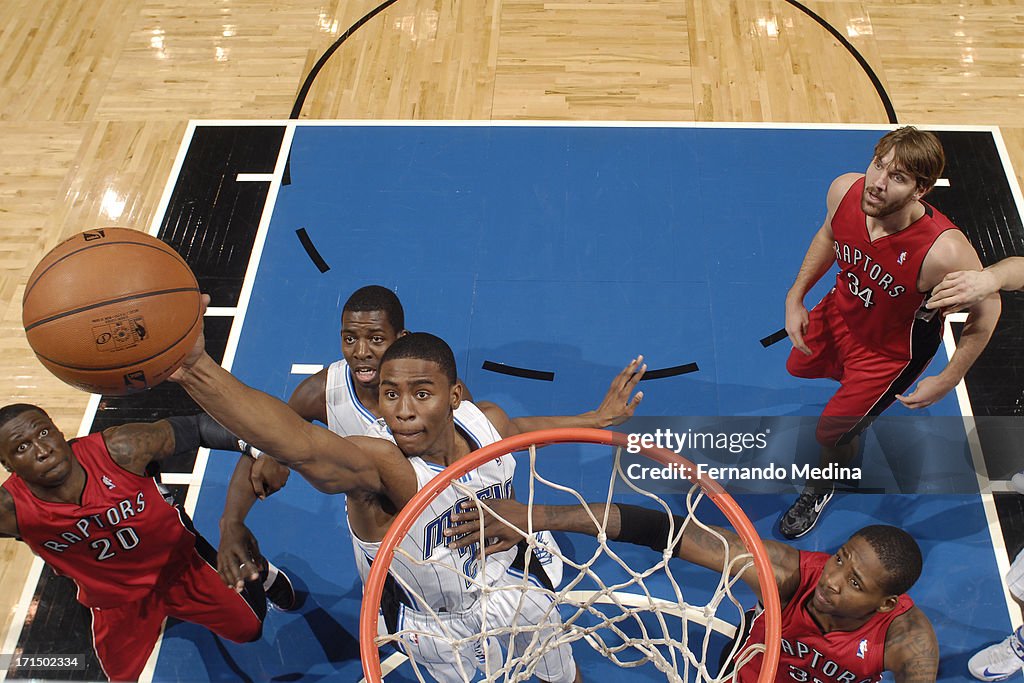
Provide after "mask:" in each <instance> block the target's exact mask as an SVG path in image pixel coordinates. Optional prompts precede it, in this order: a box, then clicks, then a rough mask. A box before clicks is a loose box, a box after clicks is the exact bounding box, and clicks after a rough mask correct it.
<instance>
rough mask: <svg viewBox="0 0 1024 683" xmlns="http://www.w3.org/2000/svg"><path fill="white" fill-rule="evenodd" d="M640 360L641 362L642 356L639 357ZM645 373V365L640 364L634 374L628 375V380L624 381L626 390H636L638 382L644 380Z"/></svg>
mask: <svg viewBox="0 0 1024 683" xmlns="http://www.w3.org/2000/svg"><path fill="white" fill-rule="evenodd" d="M640 358H641V360H642V359H643V356H640ZM645 372H647V363H644V364H642V365H641V366H640V367H639V368H637V371H636V372H634V373H633V374H632V375H630V377H629V379H628V380H627V381H626V390H627V391H633V389H634V388H636V385H637V384H638V383H639V382H640V380H642V379H643V378H644V373H645Z"/></svg>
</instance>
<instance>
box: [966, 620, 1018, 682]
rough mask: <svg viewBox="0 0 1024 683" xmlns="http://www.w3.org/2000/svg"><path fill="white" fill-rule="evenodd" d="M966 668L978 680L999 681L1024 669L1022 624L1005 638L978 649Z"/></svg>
mask: <svg viewBox="0 0 1024 683" xmlns="http://www.w3.org/2000/svg"><path fill="white" fill-rule="evenodd" d="M967 668H968V669H969V670H970V672H971V675H972V676H974V677H975V678H977V679H978V680H979V681H1001V680H1003V679H1006V678H1009V677H1010V676H1012V675H1013V674H1015V673H1017V672H1018V671H1020V670H1021V669H1024V626H1022V627H1020V628H1018V629H1017V630H1016V631H1014V632H1013V633H1011V634H1010V635H1008V636H1007V637H1006V639H1005V640H1003V641H1001V642H999V643H996V644H995V645H989V646H988V647H986V648H985V649H984V650H978V651H977V652H976V653H975V654H974V656H973V657H971V659H970V661H968V662H967Z"/></svg>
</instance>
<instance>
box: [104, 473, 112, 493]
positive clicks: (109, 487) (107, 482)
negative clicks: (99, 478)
mask: <svg viewBox="0 0 1024 683" xmlns="http://www.w3.org/2000/svg"><path fill="white" fill-rule="evenodd" d="M103 483H104V484H105V485H106V487H107V488H108V489H111V490H113V489H114V488H115V487H114V482H112V481H110V477H108V476H107V475H105V474H104V475H103Z"/></svg>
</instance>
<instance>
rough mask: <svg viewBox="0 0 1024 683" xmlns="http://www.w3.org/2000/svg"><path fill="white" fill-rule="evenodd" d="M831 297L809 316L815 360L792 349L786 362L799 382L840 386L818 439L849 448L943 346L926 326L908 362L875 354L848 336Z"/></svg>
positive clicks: (824, 416)
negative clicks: (830, 382)
mask: <svg viewBox="0 0 1024 683" xmlns="http://www.w3.org/2000/svg"><path fill="white" fill-rule="evenodd" d="M833 297H834V294H833V293H832V292H830V293H829V294H828V295H827V296H825V298H824V299H822V300H821V302H820V303H819V304H818V305H817V306H815V307H814V308H813V309H812V310H811V312H810V315H809V318H810V320H809V322H808V325H807V332H806V334H804V342H805V343H806V344H807V346H808V347H809V348H810V349H811V355H809V356H807V355H804V354H803V353H802V352H800V351H798V350H797V349H795V348H794V349H793V351H792V352H791V353H790V354H789V360H788V361H787V362H786V369H787V370H788V371H789V373H790V374H791V375H793V376H795V377H803V378H807V379H819V378H829V379H834V380H836V381H838V382H839V390H838V391H837V392H836V393H835V395H834V396H833V397H832V398H831V399H830V400H829V402H828V403H827V404H825V409H824V410H823V411H822V413H821V419H819V420H818V428H817V431H816V436H817V439H818V442H819V443H821V444H822V445H823V446H837V445H843V444H847V443H849V442H850V441H852V440H853V439H854V437H856V436H857V435H858V434H860V433H861V432H862V431H864V429H866V428H867V426H868V425H869V424H871V420H872V419H874V418H875V417H877V416H878V415H880V414H881V413H882V411H883V410H885V409H886V408H888V407H889V406H890V405H892V404H893V402H894V401H895V400H896V395H897V394H902V393H904V392H905V391H906V390H907V389H909V388H910V385H911V384H913V383H914V381H915V380H916V379H917V378H918V376H920V374H921V373H922V372H923V371H924V369H925V368H926V367H927V366H928V363H929V361H931V359H932V356H934V355H935V351H936V350H937V349H938V346H939V341H940V337H939V335H938V334H937V333H936V332H935V329H936V328H935V326H934V325H931V324H930V323H928V329H929V330H931V331H928V330H924V332H922V333H919V332H918V331H917V330H914V332H913V335H912V339H914V341H912V343H911V346H912V350H911V354H912V356H913V357H912V358H911V359H910V360H907V359H898V358H892V357H890V356H886V355H884V354H881V353H878V352H876V351H873V350H872V349H870V348H868V347H866V346H864V345H862V344H861V343H860V342H858V341H857V340H856V339H855V338H854V337H853V335H852V334H851V333H850V330H849V328H848V327H847V326H846V321H845V320H843V317H842V315H840V314H839V311H838V310H836V307H835V303H834V298H833ZM936 317H938V316H936ZM914 324H915V325H917V324H918V323H917V321H915V322H914Z"/></svg>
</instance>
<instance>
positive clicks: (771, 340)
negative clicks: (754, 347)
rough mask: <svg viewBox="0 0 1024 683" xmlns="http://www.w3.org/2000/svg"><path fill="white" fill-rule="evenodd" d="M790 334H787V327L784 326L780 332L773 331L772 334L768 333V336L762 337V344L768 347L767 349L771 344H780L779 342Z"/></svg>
mask: <svg viewBox="0 0 1024 683" xmlns="http://www.w3.org/2000/svg"><path fill="white" fill-rule="evenodd" d="M788 336H789V335H788V334H786V328H785V327H783V328H782V329H781V330H779V331H778V332H772V333H771V334H769V335H768V336H767V337H765V338H764V339H762V340H761V346H763V347H764V348H766V349H767V348H768V347H769V346H771V345H772V344H778V343H779V342H780V341H782V340H783V339H785V338H786V337H788Z"/></svg>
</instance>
